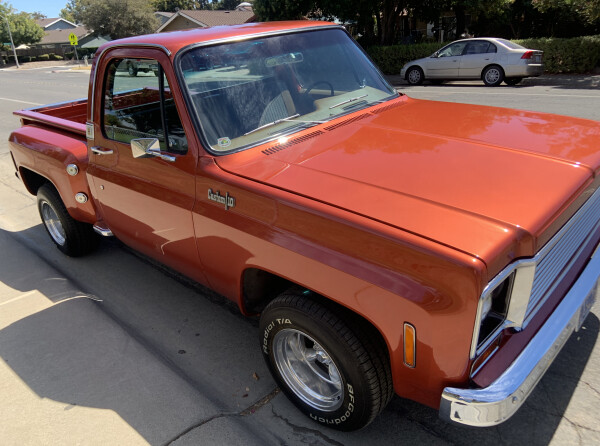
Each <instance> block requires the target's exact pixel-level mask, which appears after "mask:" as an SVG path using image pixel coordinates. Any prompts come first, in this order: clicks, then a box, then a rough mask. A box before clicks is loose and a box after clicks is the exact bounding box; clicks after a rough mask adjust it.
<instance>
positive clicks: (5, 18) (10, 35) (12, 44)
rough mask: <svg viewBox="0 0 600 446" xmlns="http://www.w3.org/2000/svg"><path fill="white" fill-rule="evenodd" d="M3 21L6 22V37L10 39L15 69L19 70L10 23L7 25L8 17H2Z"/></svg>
mask: <svg viewBox="0 0 600 446" xmlns="http://www.w3.org/2000/svg"><path fill="white" fill-rule="evenodd" d="M4 20H6V27H7V28H8V36H9V37H10V46H12V50H13V54H14V55H15V63H16V64H17V68H21V67H20V66H19V58H18V57H17V49H16V48H15V43H14V42H13V38H12V32H10V23H8V17H7V16H4Z"/></svg>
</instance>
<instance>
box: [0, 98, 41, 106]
mask: <svg viewBox="0 0 600 446" xmlns="http://www.w3.org/2000/svg"><path fill="white" fill-rule="evenodd" d="M0 101H12V102H19V103H20V104H29V105H44V104H40V103H39V102H29V101H21V100H19V99H10V98H0Z"/></svg>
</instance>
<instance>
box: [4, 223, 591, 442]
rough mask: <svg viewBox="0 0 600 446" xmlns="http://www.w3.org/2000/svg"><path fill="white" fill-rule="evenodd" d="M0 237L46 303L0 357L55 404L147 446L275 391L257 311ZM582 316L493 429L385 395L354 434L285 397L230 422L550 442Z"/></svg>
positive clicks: (348, 437)
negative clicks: (92, 416) (107, 419)
mask: <svg viewBox="0 0 600 446" xmlns="http://www.w3.org/2000/svg"><path fill="white" fill-rule="evenodd" d="M0 242H2V245H3V247H4V248H5V259H4V260H3V261H0V282H2V283H3V284H4V285H6V286H8V287H10V288H12V289H13V290H16V291H19V292H21V293H27V292H30V291H37V292H39V293H40V294H41V295H42V296H43V299H46V300H47V302H48V305H46V306H45V308H43V309H41V310H40V311H37V312H33V313H32V314H28V315H26V316H24V317H20V318H16V319H15V320H14V321H13V322H12V323H10V324H9V325H7V326H6V327H5V328H3V329H1V330H0V357H1V358H2V359H3V360H4V361H5V362H6V364H7V365H8V366H9V367H10V368H11V369H12V371H13V372H14V373H15V374H16V375H17V376H18V377H19V378H20V379H21V380H22V381H23V382H24V383H25V384H26V385H27V386H28V387H29V388H30V389H31V390H32V391H33V392H35V394H36V395H37V396H39V397H40V398H46V399H50V400H53V401H56V402H62V403H64V405H65V406H64V410H65V411H66V410H70V409H71V408H75V407H78V406H84V407H91V408H100V409H108V410H112V411H114V412H115V413H116V414H117V415H118V416H119V417H121V418H122V419H123V420H124V421H125V422H126V423H127V424H128V425H129V426H131V428H132V429H134V430H135V431H136V432H137V433H139V434H140V435H141V436H142V437H143V438H144V439H145V440H146V441H147V442H149V443H150V444H165V443H168V442H169V441H170V440H172V439H174V438H176V437H177V436H178V435H179V434H180V433H182V432H185V431H186V429H189V428H190V427H191V426H194V425H197V424H199V423H200V422H201V421H202V420H207V419H210V418H211V417H214V416H215V415H221V414H233V415H236V414H239V413H241V412H243V411H244V409H246V408H248V407H250V406H251V405H252V404H253V403H254V402H255V401H258V400H259V399H261V398H263V397H264V396H265V395H267V394H269V393H271V392H272V391H273V389H274V388H275V384H274V382H273V381H272V380H271V378H270V376H269V374H268V371H267V369H266V366H265V365H264V363H263V360H262V357H261V355H260V353H259V348H258V344H257V342H258V341H257V338H258V333H257V330H256V321H255V320H253V319H246V318H243V317H242V316H241V315H238V314H237V313H235V308H233V307H232V306H231V304H230V303H229V301H226V300H225V299H224V298H222V297H220V296H218V295H215V294H214V293H213V294H212V295H211V294H210V292H207V294H209V295H208V298H205V297H203V296H202V295H199V292H198V291H200V293H201V294H203V290H202V289H201V288H196V289H195V288H194V286H193V285H190V284H189V283H186V281H185V280H183V279H179V278H177V277H172V276H171V274H170V273H169V272H168V271H167V273H166V274H165V272H164V271H163V270H161V269H158V268H157V267H156V266H155V265H153V264H151V263H150V262H148V261H144V258H143V257H139V256H137V255H136V256H133V255H131V253H130V252H128V251H127V250H126V249H124V248H123V247H122V246H121V244H120V243H119V242H116V241H114V242H111V241H109V240H103V242H102V243H101V246H100V249H99V250H98V252H96V253H94V254H92V255H91V256H88V257H85V258H81V259H71V258H67V257H64V256H62V254H60V253H59V252H58V251H57V250H56V249H55V248H54V247H53V246H52V245H51V244H50V242H49V241H47V236H46V234H45V232H44V230H43V228H42V227H41V225H38V226H35V227H33V228H30V229H27V230H25V231H21V232H19V233H7V232H5V231H2V230H0ZM38 256H39V257H42V259H43V261H40V259H39V258H37V257H38ZM38 264H39V265H38ZM48 264H51V265H52V268H49V267H48ZM174 279H175V280H174ZM82 296H87V297H92V298H94V299H99V300H101V301H98V300H92V299H90V298H85V297H82ZM23 299H25V298H23ZM9 309H10V304H7V305H4V307H3V311H5V310H9ZM584 326H585V330H582V331H580V332H579V333H576V334H574V335H573V336H572V337H571V339H570V340H569V341H568V343H567V344H566V345H565V347H564V348H563V350H562V352H561V353H560V355H559V356H558V358H557V359H556V361H555V362H554V364H553V365H552V367H551V368H550V369H549V371H548V372H547V374H546V375H545V376H544V378H543V379H542V380H541V382H540V383H539V384H538V386H537V388H536V389H535V390H534V392H533V393H532V395H531V396H530V397H529V399H528V401H527V403H526V405H525V406H524V407H522V408H521V410H520V411H519V412H517V414H516V415H515V416H514V417H513V418H512V419H510V420H509V421H508V422H506V423H504V424H503V425H500V426H498V427H494V428H484V429H472V428H463V427H456V426H452V425H448V424H446V423H444V422H442V421H440V420H439V419H438V417H437V411H435V410H433V409H430V408H427V407H424V406H422V405H420V404H417V403H414V402H410V401H407V400H403V399H400V398H397V397H396V398H394V399H393V400H392V402H391V404H390V405H389V406H388V408H387V409H386V410H385V411H384V412H383V413H382V414H381V415H380V416H379V417H378V418H377V419H376V420H375V421H374V422H373V423H372V424H371V425H370V426H368V427H367V428H365V429H363V430H362V431H359V432H354V433H342V432H337V431H333V430H330V429H327V428H320V427H318V426H317V425H316V424H313V423H312V422H311V421H310V420H308V419H306V418H305V417H303V416H302V415H301V414H300V413H299V412H298V411H297V410H296V409H295V408H294V407H293V406H292V405H291V404H290V403H288V402H287V401H286V400H285V397H284V396H283V395H278V396H277V397H276V398H275V399H274V400H273V401H271V402H269V403H268V404H266V405H265V406H263V407H262V409H260V410H257V412H256V414H254V412H253V415H250V416H248V418H245V419H244V420H245V421H244V420H242V418H236V420H240V423H241V426H242V428H243V430H244V432H245V435H247V436H248V437H247V438H248V439H249V440H251V441H248V442H249V443H256V444H278V443H281V441H282V440H281V439H282V438H284V439H287V440H286V441H285V442H286V444H296V443H298V444H300V443H302V442H305V441H307V437H306V432H309V433H312V434H311V435H312V436H309V437H308V439H309V440H310V442H312V443H313V444H345V445H351V444H357V445H359V444H365V443H366V442H372V441H373V440H375V441H377V443H379V444H398V441H399V440H398V438H399V437H400V438H411V440H410V443H411V444H412V443H415V444H431V443H437V444H445V443H452V444H464V445H472V444H473V443H475V442H477V443H478V444H497V443H500V442H502V443H504V444H513V443H515V444H517V443H519V444H521V443H529V444H532V445H544V444H548V443H550V441H551V440H552V439H553V438H554V437H555V436H556V434H557V432H556V431H557V429H558V426H559V424H560V423H561V421H563V420H564V417H563V416H564V413H565V410H566V408H567V406H568V405H569V402H570V401H571V399H572V398H573V395H574V392H575V389H576V388H577V387H578V385H579V386H584V385H585V384H584V383H582V382H581V381H580V379H581V376H582V373H583V371H584V369H585V367H586V364H587V363H588V360H589V358H590V356H591V354H592V351H593V350H594V348H595V345H596V340H597V338H598V332H599V330H600V323H599V320H598V318H597V317H596V316H595V315H594V314H590V316H589V317H588V318H587V320H586V321H585V324H584ZM254 374H256V377H259V379H258V380H257V379H256V377H253V375H254ZM584 392H587V390H586V389H584ZM578 404H579V402H578ZM269 406H271V409H270V408H269ZM599 406H600V403H595V405H594V406H593V407H592V410H593V411H594V412H597V409H598V408H599ZM588 408H589V405H588ZM275 409H277V411H279V412H280V413H281V411H282V410H283V411H284V412H283V414H282V415H277V414H276V413H275ZM252 418H254V419H255V421H254V422H253V421H252ZM592 418H594V417H592ZM281 420H285V423H283V422H282V421H281ZM290 420H291V421H290ZM257 421H258V422H257ZM574 429H577V427H576V426H575V427H574ZM275 431H276V432H275ZM299 432H302V435H300V434H299ZM407 433H410V436H409V437H406V436H403V435H405V434H407ZM223 438H228V437H223ZM277 439H279V440H277Z"/></svg>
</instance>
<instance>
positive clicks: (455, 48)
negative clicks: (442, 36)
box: [438, 42, 467, 57]
mask: <svg viewBox="0 0 600 446" xmlns="http://www.w3.org/2000/svg"><path fill="white" fill-rule="evenodd" d="M466 45H467V42H456V43H453V44H452V45H448V46H447V47H446V48H444V49H443V50H442V51H440V54H439V56H438V57H453V56H460V55H462V53H463V50H464V49H465V46H466Z"/></svg>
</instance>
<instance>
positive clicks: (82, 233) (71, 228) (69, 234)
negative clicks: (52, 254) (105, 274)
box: [37, 183, 98, 257]
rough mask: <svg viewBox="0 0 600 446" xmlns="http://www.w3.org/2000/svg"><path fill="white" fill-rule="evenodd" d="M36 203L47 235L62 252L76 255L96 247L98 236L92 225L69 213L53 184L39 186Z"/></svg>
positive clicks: (72, 255)
mask: <svg viewBox="0 0 600 446" xmlns="http://www.w3.org/2000/svg"><path fill="white" fill-rule="evenodd" d="M37 203H38V210H39V212H40V217H41V218H42V222H43V223H44V227H45V228H46V231H47V232H48V235H50V238H51V239H52V241H53V242H54V244H55V245H56V246H57V247H58V249H60V250H61V251H62V252H63V253H65V254H66V255H68V256H71V257H78V256H82V255H84V254H87V253H89V252H91V251H93V250H94V249H95V248H96V246H97V244H98V238H97V235H96V233H95V232H94V230H93V229H92V225H90V224H88V223H82V222H79V221H77V220H75V219H73V217H71V216H70V215H69V213H68V212H67V208H66V207H65V205H64V204H63V202H62V200H61V198H60V195H59V194H58V192H57V191H56V189H55V188H54V186H52V185H51V184H49V183H46V184H44V185H43V186H42V187H40V188H39V190H38V193H37Z"/></svg>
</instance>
